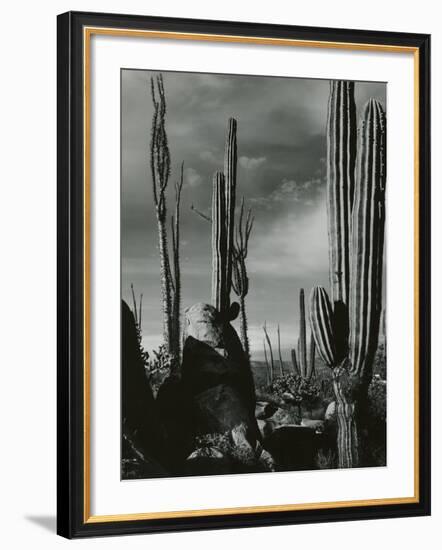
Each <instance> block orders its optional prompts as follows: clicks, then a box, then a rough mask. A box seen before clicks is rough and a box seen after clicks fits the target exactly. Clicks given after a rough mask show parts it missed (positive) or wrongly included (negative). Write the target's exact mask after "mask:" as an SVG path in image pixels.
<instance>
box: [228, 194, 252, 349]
mask: <svg viewBox="0 0 442 550" xmlns="http://www.w3.org/2000/svg"><path fill="white" fill-rule="evenodd" d="M253 221H254V218H253V216H252V211H251V210H250V209H249V211H248V212H247V216H246V218H244V197H243V199H242V201H241V210H240V214H239V220H238V225H237V228H236V231H235V242H234V246H233V272H232V275H233V276H232V288H233V291H234V292H235V294H236V295H237V296H238V300H239V306H240V336H241V342H242V345H243V348H244V352H245V353H246V355H247V357H248V358H249V359H250V346H249V338H248V334H247V315H246V304H245V299H246V296H247V294H248V292H249V278H248V275H247V265H246V258H247V254H248V251H249V239H250V234H251V232H252V228H253Z"/></svg>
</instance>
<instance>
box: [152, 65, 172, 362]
mask: <svg viewBox="0 0 442 550" xmlns="http://www.w3.org/2000/svg"><path fill="white" fill-rule="evenodd" d="M151 95H152V102H153V106H154V114H153V118H152V131H151V140H150V167H151V172H152V191H153V199H154V204H155V211H156V216H157V222H158V244H159V251H160V270H161V295H162V301H163V337H164V344H165V346H166V349H167V351H168V352H169V353H170V352H172V348H173V319H172V282H171V270H170V261H169V251H168V244H167V229H166V217H167V207H166V190H167V185H168V183H169V177H170V151H169V144H168V139H167V132H166V95H165V91H164V83H163V77H162V75H161V74H160V75H158V76H157V77H156V79H155V80H154V78H153V77H152V78H151Z"/></svg>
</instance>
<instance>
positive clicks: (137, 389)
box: [121, 301, 167, 477]
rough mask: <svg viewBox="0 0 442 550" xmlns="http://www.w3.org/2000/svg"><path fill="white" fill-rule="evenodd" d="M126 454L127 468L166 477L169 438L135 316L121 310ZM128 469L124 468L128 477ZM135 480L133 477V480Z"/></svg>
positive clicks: (126, 307)
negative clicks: (148, 374) (152, 383)
mask: <svg viewBox="0 0 442 550" xmlns="http://www.w3.org/2000/svg"><path fill="white" fill-rule="evenodd" d="M121 370H122V373H121V374H122V420H123V426H122V437H123V441H122V450H123V452H122V454H123V457H122V458H123V464H134V463H138V464H139V468H138V471H139V472H144V471H147V472H149V473H151V474H152V475H151V477H153V476H154V475H166V474H167V472H166V470H165V468H164V464H165V459H166V453H165V447H164V441H165V437H164V436H165V434H164V429H163V426H162V424H161V421H160V417H159V414H158V409H157V407H156V403H155V400H154V397H153V393H152V389H151V387H150V385H149V381H148V379H147V377H146V373H145V368H144V363H143V360H142V357H141V350H140V346H139V342H138V336H137V330H136V326H135V320H134V316H133V314H132V312H131V310H130V309H129V306H128V305H127V304H126V302H124V301H122V307H121ZM124 472H125V468H123V476H124ZM129 477H132V476H129Z"/></svg>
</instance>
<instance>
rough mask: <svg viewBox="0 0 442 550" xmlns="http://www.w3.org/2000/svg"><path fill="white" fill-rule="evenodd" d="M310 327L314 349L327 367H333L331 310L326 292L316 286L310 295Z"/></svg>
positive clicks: (334, 352)
mask: <svg viewBox="0 0 442 550" xmlns="http://www.w3.org/2000/svg"><path fill="white" fill-rule="evenodd" d="M310 327H311V329H312V333H313V336H314V339H315V344H316V348H317V350H318V353H319V355H320V356H321V358H322V360H323V361H324V363H325V364H326V365H327V366H328V367H331V368H333V367H335V366H336V364H337V355H336V348H335V342H334V327H333V309H332V306H331V303H330V299H329V297H328V294H327V291H326V290H325V289H324V288H323V287H321V286H316V287H314V288H313V289H312V292H311V294H310Z"/></svg>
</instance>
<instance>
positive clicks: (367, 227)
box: [346, 99, 386, 465]
mask: <svg viewBox="0 0 442 550" xmlns="http://www.w3.org/2000/svg"><path fill="white" fill-rule="evenodd" d="M385 148H386V121H385V113H384V110H383V108H382V106H381V104H380V103H379V102H378V101H376V100H374V99H371V100H369V101H368V103H367V104H366V105H365V107H364V111H363V115H362V121H361V127H360V129H359V136H358V163H357V176H356V179H357V186H356V190H355V199H354V207H353V231H352V265H351V287H350V295H349V310H350V319H351V323H350V335H349V352H348V371H349V378H350V381H351V384H350V388H351V391H350V392H348V391H347V395H350V396H351V399H352V401H353V405H354V411H353V414H354V417H355V422H356V425H357V427H358V430H359V439H358V443H359V446H358V453H359V454H358V456H356V458H355V459H354V460H359V464H362V465H364V463H366V462H368V461H369V455H370V449H369V445H368V442H367V441H366V435H365V434H367V429H366V422H367V419H368V414H369V413H368V386H369V384H370V381H371V379H372V376H373V362H374V358H375V354H376V349H377V345H378V338H379V323H380V318H381V312H382V270H383V256H384V231H385V181H386V170H385V159H386V150H385ZM347 384H348V383H347V382H346V385H347ZM347 401H348V399H347ZM350 413H351V409H348V411H347V415H346V417H347V418H348V417H349V416H350ZM356 435H357V433H356V434H355V435H353V436H352V437H354V438H356ZM353 464H358V462H353Z"/></svg>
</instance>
